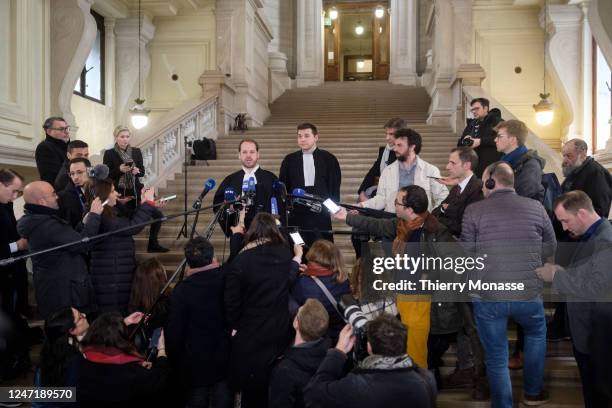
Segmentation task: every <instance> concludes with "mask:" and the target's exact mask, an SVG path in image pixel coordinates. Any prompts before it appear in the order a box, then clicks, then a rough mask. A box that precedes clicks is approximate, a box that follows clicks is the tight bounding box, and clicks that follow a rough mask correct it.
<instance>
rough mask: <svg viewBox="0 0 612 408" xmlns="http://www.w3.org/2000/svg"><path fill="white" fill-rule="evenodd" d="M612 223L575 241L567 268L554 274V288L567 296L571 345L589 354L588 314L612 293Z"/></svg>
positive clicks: (606, 222)
mask: <svg viewBox="0 0 612 408" xmlns="http://www.w3.org/2000/svg"><path fill="white" fill-rule="evenodd" d="M611 265H612V226H611V225H610V223H609V222H608V220H605V219H604V220H603V222H602V223H601V224H600V225H599V226H598V227H597V229H596V230H595V232H594V233H593V235H592V236H591V238H590V239H589V240H588V241H586V242H582V243H579V244H577V248H576V251H574V256H573V257H572V260H571V262H570V265H569V266H568V267H567V269H563V270H560V271H558V272H557V273H555V277H554V279H553V288H554V289H555V290H557V291H558V292H559V293H561V294H565V295H568V298H567V300H568V301H567V315H568V318H569V325H570V330H571V333H572V341H573V343H574V347H576V349H578V351H580V352H581V353H585V354H589V352H590V350H589V334H590V332H591V330H590V328H591V325H592V323H591V314H592V309H593V307H594V306H595V301H605V300H607V301H610V300H611V298H610V296H611V294H612V267H611Z"/></svg>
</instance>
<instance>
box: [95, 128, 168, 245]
mask: <svg viewBox="0 0 612 408" xmlns="http://www.w3.org/2000/svg"><path fill="white" fill-rule="evenodd" d="M113 136H114V137H115V145H114V146H113V148H112V149H108V150H106V151H105V152H104V158H103V159H102V160H103V162H104V164H106V165H107V166H108V170H109V175H108V176H109V178H110V179H111V180H113V184H114V185H115V190H116V191H117V192H118V193H119V194H120V195H121V198H120V199H119V201H120V202H122V203H125V204H126V206H127V207H128V208H130V209H131V210H135V209H136V207H137V206H138V204H139V203H140V200H141V197H140V191H141V190H142V188H143V184H142V182H141V181H140V178H141V177H144V175H145V173H146V169H145V168H144V162H143V159H142V152H141V151H140V149H139V148H137V147H133V146H131V145H130V139H131V137H132V132H131V131H130V128H128V127H127V126H124V125H119V126H117V127H116V128H115V130H114V131H113ZM162 217H163V214H162V213H161V211H159V210H156V211H155V213H154V214H153V218H156V219H159V218H162ZM160 229H161V222H156V223H155V224H151V227H150V230H149V245H148V247H147V251H148V252H168V249H167V248H164V247H162V246H161V245H160V244H159V240H158V236H159V230H160Z"/></svg>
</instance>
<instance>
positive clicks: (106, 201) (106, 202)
mask: <svg viewBox="0 0 612 408" xmlns="http://www.w3.org/2000/svg"><path fill="white" fill-rule="evenodd" d="M106 204H108V198H107V199H106V200H104V202H103V203H102V207H104V206H105V205H106Z"/></svg>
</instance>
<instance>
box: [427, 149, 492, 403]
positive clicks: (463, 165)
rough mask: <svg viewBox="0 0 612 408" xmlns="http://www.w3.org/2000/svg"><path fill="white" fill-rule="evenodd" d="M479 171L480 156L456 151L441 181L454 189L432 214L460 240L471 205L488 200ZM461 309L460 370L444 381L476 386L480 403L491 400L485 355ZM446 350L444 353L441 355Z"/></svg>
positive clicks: (462, 306)
mask: <svg viewBox="0 0 612 408" xmlns="http://www.w3.org/2000/svg"><path fill="white" fill-rule="evenodd" d="M476 168H478V155H477V154H476V152H475V151H474V149H472V148H471V147H467V146H462V147H455V148H454V149H452V150H451V152H450V155H449V157H448V164H447V165H446V170H448V174H449V175H448V177H444V178H442V179H440V180H439V182H440V183H442V184H445V185H446V186H449V187H451V186H452V188H451V190H450V193H449V194H448V197H446V199H445V200H444V201H442V204H440V205H439V206H438V207H436V208H434V210H433V211H432V214H433V215H434V216H435V217H436V218H437V219H438V221H440V223H442V224H444V225H445V226H446V227H447V228H448V230H449V231H450V232H451V233H452V234H453V235H454V236H456V237H460V236H461V223H462V221H463V212H464V211H465V209H466V208H467V206H468V205H470V204H472V203H474V202H476V201H480V200H482V199H483V198H484V196H483V194H482V181H481V180H480V179H479V178H478V176H476V174H474V171H473V170H474V169H476ZM457 308H458V309H459V310H460V312H461V315H462V317H463V326H462V327H461V329H460V330H459V331H458V332H457V368H456V369H455V371H453V373H451V374H450V375H449V376H448V377H446V378H445V379H444V385H445V387H448V388H453V387H463V386H473V387H474V388H473V391H472V397H473V398H474V399H476V400H485V399H487V398H488V387H487V378H486V372H485V367H484V353H483V350H482V345H481V344H480V340H479V339H478V331H477V329H476V323H475V321H474V316H473V312H472V309H471V307H470V304H469V303H466V302H458V303H457ZM444 351H446V348H443V350H440V352H441V353H440V355H441V354H442V353H443V352H444Z"/></svg>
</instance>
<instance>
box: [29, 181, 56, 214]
mask: <svg viewBox="0 0 612 408" xmlns="http://www.w3.org/2000/svg"><path fill="white" fill-rule="evenodd" d="M23 199H24V200H25V202H26V204H35V205H41V206H43V207H49V208H53V209H56V210H57V209H58V208H59V207H58V205H57V195H56V194H55V190H54V189H53V186H52V185H51V184H49V183H47V182H46V181H33V182H31V183H30V184H28V185H27V186H25V189H24V190H23Z"/></svg>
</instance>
